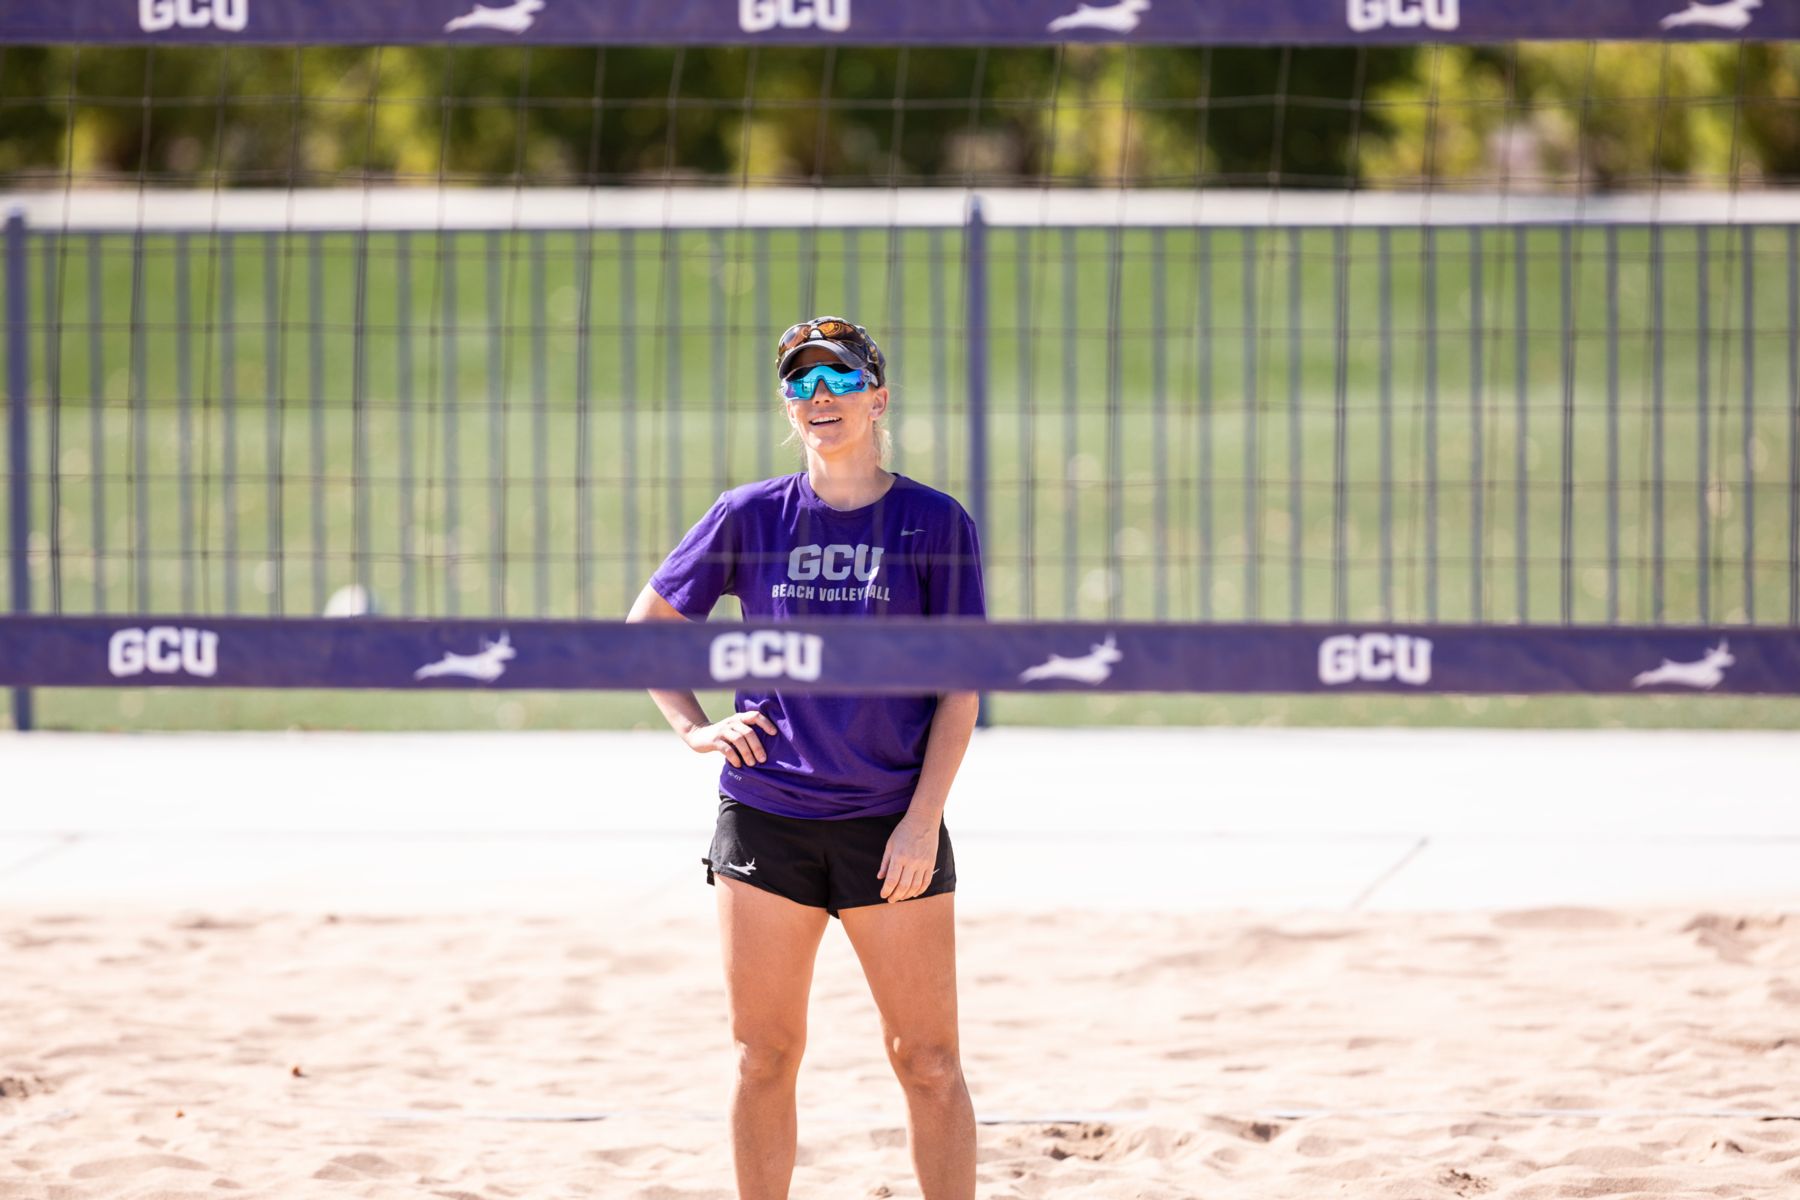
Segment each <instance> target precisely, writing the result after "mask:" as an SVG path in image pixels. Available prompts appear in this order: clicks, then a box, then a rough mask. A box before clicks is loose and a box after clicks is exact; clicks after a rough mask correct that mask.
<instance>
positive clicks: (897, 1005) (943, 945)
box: [838, 893, 957, 1058]
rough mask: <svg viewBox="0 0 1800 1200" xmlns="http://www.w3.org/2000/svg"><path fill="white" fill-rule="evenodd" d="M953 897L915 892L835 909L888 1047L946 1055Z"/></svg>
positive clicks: (952, 998) (951, 1037)
mask: <svg viewBox="0 0 1800 1200" xmlns="http://www.w3.org/2000/svg"><path fill="white" fill-rule="evenodd" d="M955 906H956V895H955V893H945V894H943V895H940V896H922V897H919V898H917V899H913V900H907V901H904V902H902V903H899V904H872V905H867V906H865V907H861V908H846V909H844V910H842V911H841V912H839V913H838V919H839V920H841V921H842V922H843V923H844V932H845V933H846V934H847V935H848V936H849V938H850V944H851V946H852V947H853V948H854V949H855V950H856V957H857V958H858V959H859V960H860V961H861V963H862V968H863V974H864V975H865V976H866V977H867V978H868V981H869V991H870V993H871V994H872V995H873V996H874V998H875V1007H876V1008H877V1009H879V1010H880V1012H881V1026H882V1029H883V1031H884V1032H885V1033H886V1035H887V1046H888V1053H889V1054H890V1055H897V1056H899V1057H901V1058H904V1057H906V1056H907V1054H908V1053H909V1051H912V1050H923V1051H926V1052H930V1053H936V1054H943V1053H954V1052H955V1050H956V1047H957V1035H956V907H955Z"/></svg>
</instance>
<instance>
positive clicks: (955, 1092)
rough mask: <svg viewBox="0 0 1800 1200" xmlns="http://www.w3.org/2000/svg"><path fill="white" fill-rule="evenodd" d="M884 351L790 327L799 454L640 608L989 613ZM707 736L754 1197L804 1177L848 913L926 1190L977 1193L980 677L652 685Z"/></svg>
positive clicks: (692, 538)
mask: <svg viewBox="0 0 1800 1200" xmlns="http://www.w3.org/2000/svg"><path fill="white" fill-rule="evenodd" d="M885 368H886V364H885V361H884V359H883V358H882V354H881V350H880V348H879V347H878V346H877V345H876V344H875V342H874V340H873V339H872V338H870V337H869V335H868V332H867V331H866V330H864V329H863V328H862V327H861V326H859V325H854V324H852V323H850V322H848V321H845V320H843V319H841V318H838V317H818V318H815V319H813V320H811V321H803V322H801V323H800V324H798V325H795V326H794V327H793V328H791V329H789V330H788V331H787V332H786V333H784V334H783V335H782V336H781V338H780V340H779V342H778V343H777V349H776V376H777V378H778V379H779V381H780V385H781V394H782V399H783V405H784V409H785V412H786V415H787V421H788V425H789V426H790V427H791V428H792V430H793V434H794V437H795V438H796V439H797V440H798V441H799V442H800V444H801V446H802V447H803V448H804V449H805V452H806V469H805V470H804V471H801V472H799V473H797V474H794V475H788V476H783V477H781V478H778V479H770V480H764V481H763V482H761V483H752V484H746V485H745V486H743V487H739V488H734V489H733V490H731V491H728V492H726V493H725V494H724V495H722V496H720V497H719V500H718V503H716V504H714V505H713V507H712V509H711V510H710V511H709V512H708V513H707V514H706V516H704V517H702V518H701V520H700V523H699V524H697V525H695V526H694V528H693V529H691V530H690V531H689V532H688V535H687V536H686V537H685V538H684V539H682V542H681V545H679V546H677V547H676V548H675V550H674V552H673V553H671V554H670V555H669V557H668V559H667V560H666V561H665V562H664V563H663V565H662V566H661V567H660V568H659V569H658V570H657V572H656V573H655V574H654V575H653V576H651V579H650V583H649V585H648V586H647V587H645V588H644V590H643V592H642V593H641V594H640V595H639V596H638V598H637V602H636V603H635V604H634V605H632V609H631V615H630V617H629V618H628V619H629V620H632V621H655V620H670V621H674V620H684V619H685V620H696V621H701V620H705V619H706V617H707V614H708V613H710V612H711V611H712V607H713V604H714V602H715V601H717V600H718V598H719V597H720V596H721V595H723V594H724V593H726V592H730V593H733V594H735V595H736V596H737V597H738V600H739V602H740V603H741V605H742V606H743V611H744V616H745V617H746V618H747V619H750V620H771V619H772V620H782V619H786V618H792V617H840V616H841V617H880V616H885V615H895V616H921V615H922V616H962V617H980V616H982V615H984V611H985V609H984V603H983V595H982V587H981V565H980V558H979V549H978V546H977V543H976V536H975V526H974V523H973V522H972V521H970V520H969V515H968V514H967V513H966V512H964V511H963V508H962V506H961V505H960V504H958V503H957V502H956V501H955V500H953V499H951V498H950V497H949V496H947V495H945V494H944V493H942V492H939V491H935V490H933V489H932V488H929V487H926V486H925V485H924V484H921V483H917V482H915V481H913V480H911V479H908V478H906V477H905V476H904V475H898V474H895V473H893V472H890V471H888V470H886V469H885V468H884V466H883V463H884V461H885V460H886V457H887V455H886V450H887V445H888V435H887V430H886V429H885V428H884V427H883V425H882V422H883V419H884V418H885V417H886V416H887V411H888V389H887V378H886V369H885ZM650 695H651V697H652V699H654V700H655V701H656V705H657V707H658V708H660V709H661V710H662V712H663V715H664V716H665V717H667V718H668V720H669V724H670V725H671V726H673V727H674V729H675V732H676V733H677V734H679V735H680V736H681V738H682V740H683V741H685V742H686V743H687V744H688V746H689V747H690V748H692V749H694V750H696V751H699V752H701V753H712V752H715V751H716V752H717V753H719V754H721V755H723V756H724V759H725V766H724V768H723V770H722V773H721V775H720V779H719V791H720V798H719V815H718V825H717V828H716V830H715V832H714V836H713V841H712V847H711V850H710V852H709V853H708V855H707V856H706V858H704V859H703V860H702V861H703V862H704V863H705V864H706V881H707V882H708V883H709V884H713V885H714V886H716V887H717V888H718V895H717V901H718V909H719V922H720V938H721V942H722V945H723V949H724V956H725V978H726V991H727V994H728V997H729V1001H730V1008H731V1028H732V1037H733V1039H734V1041H735V1042H736V1045H737V1080H736V1084H735V1086H734V1088H733V1090H732V1097H731V1130H732V1152H733V1161H734V1163H735V1164H736V1168H737V1181H738V1195H739V1197H740V1200H777V1198H780V1197H785V1196H786V1195H787V1194H788V1185H789V1183H790V1181H791V1180H792V1178H793V1173H794V1157H795V1151H796V1134H797V1130H796V1117H795V1104H794V1086H795V1081H796V1077H797V1075H798V1073H799V1069H800V1058H801V1053H802V1049H803V1047H804V1045H805V1042H806V1011H807V997H808V993H809V991H810V989H811V985H812V972H813V962H814V958H815V956H816V954H817V951H818V947H819V942H820V939H821V938H822V937H823V936H824V933H825V928H826V926H827V925H828V924H829V922H830V918H831V917H837V918H838V919H839V920H840V921H842V922H843V926H844V932H845V933H846V934H847V935H848V936H849V938H850V942H851V945H852V947H853V948H854V949H855V951H856V955H857V958H858V959H859V960H860V961H861V963H862V967H863V973H864V975H865V976H866V977H867V978H868V981H869V988H870V991H871V992H872V993H873V995H874V998H875V1004H876V1007H877V1008H878V1009H879V1010H880V1013H881V1025H882V1033H883V1038H884V1041H885V1044H886V1047H887V1053H888V1060H889V1062H891V1063H892V1064H893V1068H894V1072H895V1074H896V1075H897V1076H898V1077H899V1080H900V1083H901V1086H902V1088H903V1089H904V1091H905V1093H906V1108H907V1132H908V1135H909V1142H910V1145H911V1148H912V1159H913V1167H914V1170H915V1171H916V1172H917V1173H918V1177H919V1184H920V1188H921V1190H922V1191H923V1193H924V1195H925V1198H926V1200H969V1198H971V1197H973V1196H974V1195H975V1115H974V1110H973V1108H972V1107H971V1105H970V1103H969V1092H968V1087H967V1085H966V1084H965V1082H964V1080H963V1074H962V1063H961V1057H960V1051H959V1047H958V1039H957V1024H956V961H955V951H956V942H955V916H954V909H953V907H952V905H953V903H954V900H955V896H954V893H955V889H956V860H955V858H954V856H953V855H952V852H951V846H950V835H949V832H948V830H947V829H945V828H944V824H943V813H944V803H945V801H946V799H947V798H948V796H949V793H950V783H951V780H952V779H953V778H954V777H955V775H956V769H957V767H958V765H959V764H960V763H961V762H962V757H963V751H964V750H965V749H966V748H967V747H968V743H969V735H970V732H971V731H972V730H973V728H974V725H975V711H976V696H975V694H974V693H972V692H947V693H945V694H943V695H938V696H823V695H803V694H788V693H784V692H782V691H780V690H778V689H773V688H770V689H760V688H757V687H755V686H754V685H752V686H751V687H750V688H749V689H748V690H745V691H740V692H739V693H738V694H737V707H736V711H735V712H733V713H732V714H731V715H730V716H727V717H725V718H724V719H723V720H720V721H710V720H708V718H707V716H706V714H705V713H704V712H702V711H701V709H700V705H699V702H698V701H697V700H696V699H695V697H694V694H693V693H692V692H687V691H652V692H651V693H650Z"/></svg>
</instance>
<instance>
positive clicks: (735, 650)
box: [707, 629, 825, 683]
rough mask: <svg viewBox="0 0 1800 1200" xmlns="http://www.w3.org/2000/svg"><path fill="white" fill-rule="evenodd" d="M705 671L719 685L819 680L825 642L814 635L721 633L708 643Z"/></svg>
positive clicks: (764, 631) (772, 631) (760, 631)
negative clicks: (746, 679) (751, 680)
mask: <svg viewBox="0 0 1800 1200" xmlns="http://www.w3.org/2000/svg"><path fill="white" fill-rule="evenodd" d="M708 657H709V661H708V663H707V666H708V668H709V669H710V670H711V671H712V677H713V678H714V679H716V680H719V681H720V682H721V683H722V682H724V681H726V680H729V679H743V678H744V677H745V676H750V677H752V678H755V679H802V680H812V679H817V678H818V677H819V665H820V663H821V662H822V661H823V660H824V657H825V641H824V639H823V638H821V637H820V636H819V635H818V634H816V633H783V632H782V631H780V630H778V629H758V630H757V631H756V632H754V633H722V634H720V635H719V636H718V637H716V638H714V639H713V640H712V649H711V652H710V654H709V656H708Z"/></svg>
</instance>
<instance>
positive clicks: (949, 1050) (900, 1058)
mask: <svg viewBox="0 0 1800 1200" xmlns="http://www.w3.org/2000/svg"><path fill="white" fill-rule="evenodd" d="M888 1058H889V1060H890V1061H891V1062H892V1063H893V1064H894V1074H895V1075H897V1076H899V1077H900V1083H901V1086H903V1087H905V1088H906V1089H907V1090H908V1091H920V1092H951V1091H954V1090H955V1089H956V1088H958V1087H961V1086H962V1058H961V1056H960V1055H959V1054H958V1053H957V1049H956V1047H955V1046H954V1045H946V1044H943V1043H933V1042H907V1041H906V1040H905V1039H903V1038H895V1039H894V1040H893V1042H891V1043H890V1044H889V1046H888Z"/></svg>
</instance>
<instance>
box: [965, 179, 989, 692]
mask: <svg viewBox="0 0 1800 1200" xmlns="http://www.w3.org/2000/svg"><path fill="white" fill-rule="evenodd" d="M963 266H964V269H965V270H966V271H967V273H968V296H967V302H966V304H965V307H964V311H963V323H964V325H965V327H966V328H967V331H968V341H967V345H968V347H969V361H968V367H969V493H968V495H969V515H970V516H971V517H973V518H974V519H975V528H976V529H977V530H978V531H979V532H980V535H981V536H982V537H986V536H987V533H988V523H987V471H988V446H987V434H988V416H987V391H988V345H987V340H988V322H987V318H988V311H987V308H988V305H987V222H986V221H985V220H984V219H983V218H982V213H981V197H980V196H974V195H972V196H970V197H969V210H968V214H967V217H966V220H965V223H964V226H963ZM975 723H976V724H977V725H983V726H985V725H987V724H988V706H987V697H985V696H983V697H981V703H980V708H979V709H978V710H977V715H976V718H975Z"/></svg>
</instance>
